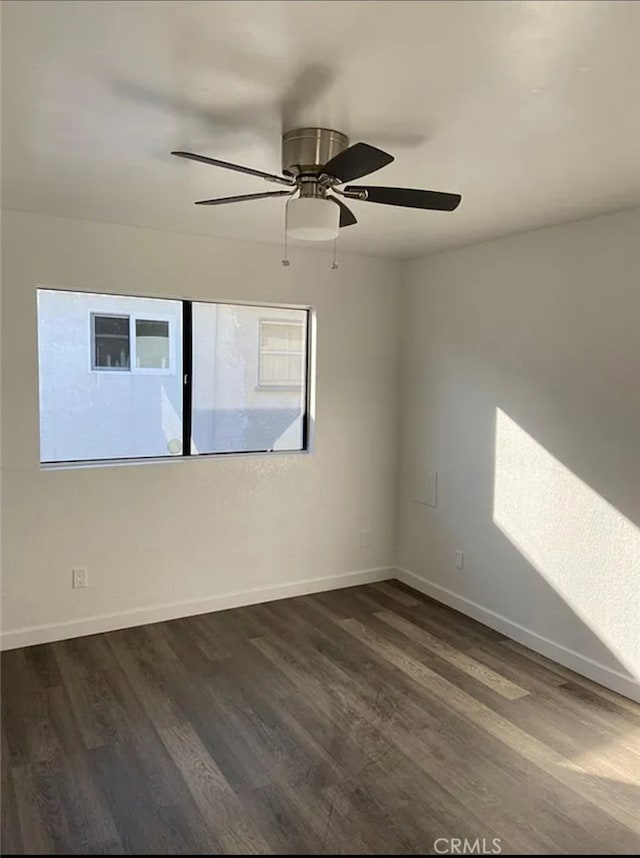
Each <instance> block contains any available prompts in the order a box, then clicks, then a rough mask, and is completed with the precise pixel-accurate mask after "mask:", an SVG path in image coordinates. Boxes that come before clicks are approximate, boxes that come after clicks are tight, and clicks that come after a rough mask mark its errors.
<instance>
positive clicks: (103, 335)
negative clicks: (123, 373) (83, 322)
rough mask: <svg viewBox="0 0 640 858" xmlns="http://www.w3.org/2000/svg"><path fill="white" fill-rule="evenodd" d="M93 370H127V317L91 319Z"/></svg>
mask: <svg viewBox="0 0 640 858" xmlns="http://www.w3.org/2000/svg"><path fill="white" fill-rule="evenodd" d="M93 352H94V358H93V366H94V369H129V317H128V316H98V315H95V316H94V317H93Z"/></svg>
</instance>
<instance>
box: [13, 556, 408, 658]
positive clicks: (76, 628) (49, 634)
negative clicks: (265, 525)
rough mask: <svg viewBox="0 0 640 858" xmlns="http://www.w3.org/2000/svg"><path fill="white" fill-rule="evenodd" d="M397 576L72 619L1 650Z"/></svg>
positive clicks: (24, 632)
mask: <svg viewBox="0 0 640 858" xmlns="http://www.w3.org/2000/svg"><path fill="white" fill-rule="evenodd" d="M393 576H394V568H393V567H390V566H380V567H377V568H375V569H362V570H360V571H358V572H344V573H341V574H338V575H327V576H326V577H323V578H308V579H307V580H305V581H295V582H293V583H291V584H278V585H277V586H275V587H263V588H258V589H254V590H241V591H240V592H237V593H225V594H224V595H221V596H209V597H207V598H204V599H194V600H189V601H184V602H175V603H173V604H170V605H153V606H151V607H148V608H136V609H135V610H132V611H122V612H121V613H118V614H102V615H99V616H94V617H85V618H83V619H80V620H68V621H66V622H63V623H51V624H50V625H42V626H26V627H24V628H21V629H11V630H9V631H6V632H2V634H1V635H0V649H3V650H5V649H16V648H17V647H21V646H32V645H33V644H41V643H50V642H51V641H60V640H66V639H67V638H77V637H83V636H84V635H95V634H98V633H99V632H111V631H114V630H115V629H126V628H130V627H131V626H144V625H147V624H149V623H159V622H162V621H163V620H176V619H179V618H180V617H192V616H194V615H196V614H209V613H211V612H212V611H224V610H226V609H227V608H239V607H242V605H256V604H259V603H260V602H273V601H274V600H275V599H288V598H290V597H291V596H305V595H308V594H310V593H321V592H324V591H325V590H338V589H341V588H343V587H355V586H357V585H358V584H373V583H375V582H376V581H387V580H389V578H392V577H393Z"/></svg>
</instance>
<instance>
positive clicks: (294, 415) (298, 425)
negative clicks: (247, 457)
mask: <svg viewBox="0 0 640 858" xmlns="http://www.w3.org/2000/svg"><path fill="white" fill-rule="evenodd" d="M192 438H193V443H194V445H195V447H196V449H197V450H198V451H199V452H200V453H206V452H213V451H215V452H221V453H225V452H234V451H235V452H237V451H242V450H300V449H301V448H302V442H303V438H302V416H301V413H300V408H233V409H222V408H216V409H212V408H207V409H200V410H198V409H194V411H193V417H192Z"/></svg>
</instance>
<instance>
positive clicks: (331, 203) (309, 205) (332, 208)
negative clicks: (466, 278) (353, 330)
mask: <svg viewBox="0 0 640 858" xmlns="http://www.w3.org/2000/svg"><path fill="white" fill-rule="evenodd" d="M171 154H172V155H177V156H178V157H179V158H187V159H189V160H191V161H200V162H201V163H203V164H212V165H213V166H214V167H222V168H224V169H225V170H234V171H235V172H237V173H245V174H247V175H249V176H256V177H257V178H260V179H266V180H267V181H268V182H274V183H275V184H278V185H284V186H285V187H286V188H287V190H281V191H266V192H264V193H257V194H243V195H240V196H233V197H221V198H219V199H213V200H198V202H196V205H197V206H219V205H226V204H227V203H238V202H243V201H245V200H261V199H265V198H267V197H289V199H288V201H287V207H286V232H287V235H289V236H290V237H291V238H297V239H302V240H304V241H329V240H331V239H334V238H336V237H337V235H338V231H339V229H340V227H346V226H352V225H353V224H355V223H357V219H356V217H355V215H354V214H353V212H352V211H351V209H350V208H349V207H348V206H347V205H346V203H344V202H343V200H344V199H352V200H363V201H367V202H370V203H380V204H382V205H387V206H401V207H403V208H411V209H429V210H434V211H453V210H454V209H455V208H457V207H458V205H459V203H460V200H461V199H462V197H461V196H460V194H446V193H442V192H441V191H425V190H417V189H413V188H387V187H380V186H377V185H350V184H347V183H348V182H352V181H354V180H356V179H361V178H363V177H364V176H368V175H369V174H371V173H374V172H375V171H376V170H380V169H381V168H382V167H386V166H387V164H390V163H391V162H392V161H393V156H392V155H389V154H388V153H387V152H383V151H382V149H377V148H376V147H375V146H370V145H369V144H368V143H354V144H353V145H352V146H350V145H349V139H348V137H347V136H346V135H345V134H342V133H341V132H339V131H332V130H330V129H328V128H298V129H295V130H293V131H287V132H286V133H285V134H283V136H282V172H283V174H284V175H282V176H278V175H275V174H272V173H265V172H263V171H262V170H254V169H253V168H251V167H243V166H240V165H239V164H231V163H229V162H228V161H220V160H219V159H217V158H208V157H206V156H205V155H195V154H193V153H192V152H172V153H171ZM340 186H342V187H340Z"/></svg>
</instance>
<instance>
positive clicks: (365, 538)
mask: <svg viewBox="0 0 640 858" xmlns="http://www.w3.org/2000/svg"><path fill="white" fill-rule="evenodd" d="M360 548H371V531H370V530H361V531H360Z"/></svg>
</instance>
